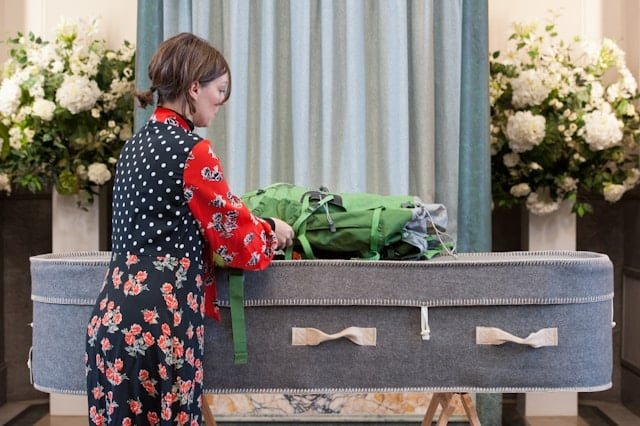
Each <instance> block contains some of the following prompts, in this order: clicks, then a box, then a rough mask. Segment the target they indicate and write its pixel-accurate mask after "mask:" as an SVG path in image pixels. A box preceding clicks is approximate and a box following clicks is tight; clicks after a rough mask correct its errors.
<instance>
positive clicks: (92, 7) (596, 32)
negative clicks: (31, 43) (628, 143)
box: [0, 0, 640, 78]
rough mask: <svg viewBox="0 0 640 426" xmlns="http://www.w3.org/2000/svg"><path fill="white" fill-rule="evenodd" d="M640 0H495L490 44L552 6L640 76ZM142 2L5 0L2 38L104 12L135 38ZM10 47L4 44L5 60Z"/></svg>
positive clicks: (563, 25)
mask: <svg viewBox="0 0 640 426" xmlns="http://www.w3.org/2000/svg"><path fill="white" fill-rule="evenodd" d="M298 1H299V0H298ZM639 3H640V1H638V0H606V1H605V0H534V1H531V0H489V49H490V51H493V50H498V49H500V48H502V47H503V46H504V44H505V40H506V39H507V37H509V35H510V34H511V24H512V22H513V21H516V20H518V21H529V20H531V19H539V20H541V21H542V22H544V20H545V19H547V18H548V17H549V13H548V11H549V10H554V11H557V12H558V13H560V14H561V16H560V18H559V19H558V20H557V29H558V31H559V32H560V34H561V35H562V36H564V37H573V36H574V35H577V34H581V35H584V36H585V37H589V38H592V39H593V40H594V41H597V40H599V39H601V38H602V37H609V38H612V39H614V40H615V41H616V42H618V44H619V45H620V47H621V48H622V49H624V50H625V52H626V53H627V63H628V65H629V68H630V69H631V71H632V72H633V73H634V75H636V78H638V76H640V60H639V57H640V31H639V30H636V28H637V22H640V4H639ZM136 10H137V2H136V1H132V0H106V1H104V0H84V1H78V0H0V40H3V41H4V40H6V39H7V38H8V37H10V36H13V35H15V33H16V32H17V31H22V32H23V33H24V32H29V31H33V32H34V33H35V34H37V35H40V36H43V37H45V38H51V37H52V35H53V30H54V28H55V27H56V25H57V24H58V23H59V21H60V17H62V16H64V17H67V18H76V17H100V18H101V24H100V32H101V33H102V36H103V38H105V39H106V40H107V41H108V42H109V44H110V45H112V46H115V45H118V44H120V43H121V42H122V40H125V39H126V40H129V41H132V42H135V36H136ZM7 56H8V46H7V45H6V44H5V43H0V62H3V61H4V60H5V59H6V58H7Z"/></svg>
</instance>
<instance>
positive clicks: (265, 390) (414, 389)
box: [203, 382, 612, 395]
mask: <svg viewBox="0 0 640 426" xmlns="http://www.w3.org/2000/svg"><path fill="white" fill-rule="evenodd" d="M611 386H612V383H611V382H609V383H607V384H604V385H600V386H572V387H554V386H546V387H543V386H541V387H530V386H512V387H508V386H506V387H477V386H444V387H443V386H419V387H380V388H376V387H364V388H228V389H220V388H207V389H204V391H203V392H204V393H207V394H210V393H213V394H235V393H255V394H258V393H277V394H285V395H286V394H289V395H291V394H293V395H296V394H301V393H305V394H306V393H310V394H335V393H395V392H403V393H404V392H469V393H512V392H514V393H521V392H549V391H553V392H600V391H603V390H607V389H611Z"/></svg>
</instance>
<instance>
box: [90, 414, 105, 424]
mask: <svg viewBox="0 0 640 426" xmlns="http://www.w3.org/2000/svg"><path fill="white" fill-rule="evenodd" d="M91 421H92V422H93V424H95V425H96V426H103V425H104V416H103V415H101V414H97V415H96V416H95V417H92V418H91Z"/></svg>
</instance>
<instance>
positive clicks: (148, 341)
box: [142, 331, 156, 347]
mask: <svg viewBox="0 0 640 426" xmlns="http://www.w3.org/2000/svg"><path fill="white" fill-rule="evenodd" d="M142 338H143V339H144V344H145V345H147V347H149V346H151V345H153V343H154V342H155V341H156V339H155V338H154V337H153V334H151V333H149V332H148V331H147V332H146V333H144V334H143V335H142Z"/></svg>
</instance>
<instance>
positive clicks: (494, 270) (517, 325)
mask: <svg viewBox="0 0 640 426" xmlns="http://www.w3.org/2000/svg"><path fill="white" fill-rule="evenodd" d="M108 259H109V253H108V252H91V253H86V252H85V253H68V254H48V255H42V256H35V257H33V258H31V273H32V299H33V302H34V312H33V314H34V318H33V350H32V356H31V370H32V375H33V383H34V386H35V387H36V388H37V389H39V390H42V391H45V392H60V393H78V394H79V393H84V392H85V382H84V363H83V355H84V342H85V337H84V336H85V331H86V323H87V321H88V318H89V315H90V313H91V309H92V305H93V303H94V301H95V297H96V295H97V291H98V288H99V287H100V284H101V283H102V279H103V277H104V274H105V272H106V268H107V264H108ZM218 287H219V296H220V304H221V306H222V321H221V322H220V323H216V322H214V321H213V320H210V321H208V322H207V324H206V342H207V343H206V356H205V389H206V391H207V392H211V393H237V392H240V393H251V392H260V393H265V392H277V393H302V392H304V393H307V392H311V393H316V392H318V393H326V392H336V391H337V392H370V391H434V392H437V391H459V392H492V393H493V392H532V391H562V390H566V391H578V392H588V391H600V390H604V389H608V388H609V387H611V369H612V332H611V327H612V317H613V312H612V301H613V268H612V264H611V262H610V260H609V258H608V257H607V256H605V255H601V254H598V253H591V252H510V253H480V254H459V255H457V256H456V257H455V258H454V257H441V258H437V259H434V260H430V261H419V262H395V261H394V262H392V261H377V262H371V261H345V260H313V261H275V262H274V263H273V264H272V265H271V266H270V267H269V268H268V269H267V270H265V271H261V272H246V273H245V300H246V302H245V315H246V328H247V340H248V354H249V360H248V363H247V364H245V365H235V364H234V359H233V344H232V333H231V323H230V315H229V309H228V305H229V297H228V283H227V275H226V273H225V271H220V272H218ZM309 329H314V330H317V331H314V330H309ZM353 330H356V333H355V334H356V335H357V334H358V332H362V333H365V334H367V336H368V337H369V338H370V341H366V339H365V341H362V340H360V341H359V343H361V344H357V343H354V342H353V341H352V340H350V337H351V338H352V339H354V340H356V341H358V338H357V337H354V336H352V335H350V334H349V332H351V331H353ZM318 332H321V333H324V334H326V335H330V337H331V335H333V336H332V337H333V338H334V339H333V340H328V341H325V342H322V343H320V344H318V345H316V346H311V345H308V344H306V343H316V342H314V341H313V340H315V338H312V339H310V340H311V341H310V342H304V341H302V342H300V341H298V337H299V335H300V333H302V334H303V335H304V334H310V335H314V333H315V334H318ZM345 334H346V337H345V336H344V335H345ZM294 336H295V341H294V340H292V338H293V337H294ZM292 343H296V344H292Z"/></svg>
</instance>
